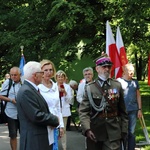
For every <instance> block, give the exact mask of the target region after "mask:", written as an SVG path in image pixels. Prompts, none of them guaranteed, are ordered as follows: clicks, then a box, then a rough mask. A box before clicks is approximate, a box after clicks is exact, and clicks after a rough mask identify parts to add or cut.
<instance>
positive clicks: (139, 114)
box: [137, 110, 142, 118]
mask: <svg viewBox="0 0 150 150" xmlns="http://www.w3.org/2000/svg"><path fill="white" fill-rule="evenodd" d="M137 117H138V118H141V117H142V110H138V114H137Z"/></svg>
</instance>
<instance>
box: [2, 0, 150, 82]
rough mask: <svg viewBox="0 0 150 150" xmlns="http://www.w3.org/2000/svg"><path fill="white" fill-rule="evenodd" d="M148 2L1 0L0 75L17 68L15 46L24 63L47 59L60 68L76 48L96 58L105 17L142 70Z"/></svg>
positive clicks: (148, 36) (149, 30)
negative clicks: (12, 67)
mask: <svg viewBox="0 0 150 150" xmlns="http://www.w3.org/2000/svg"><path fill="white" fill-rule="evenodd" d="M149 5H150V4H149V1H148V0H142V1H140V0H125V1H124V0H119V1H115V0H75V1H74V0H51V1H50V0H5V1H4V0H3V1H1V2H0V18H1V20H0V36H1V40H0V63H1V65H0V66H1V68H0V69H1V70H2V74H3V73H4V72H6V71H7V70H8V69H9V68H10V67H11V66H14V65H17V66H18V64H19V60H20V55H21V54H20V46H21V45H24V47H25V49H24V55H25V58H26V61H29V60H36V61H40V60H41V59H43V58H48V59H51V60H52V61H53V62H54V63H55V64H56V66H57V67H60V68H61V67H62V66H68V64H69V63H70V62H72V61H74V60H76V59H77V55H76V54H77V52H78V51H79V50H80V51H81V56H80V57H81V58H82V57H83V56H90V57H91V58H93V59H94V58H96V57H98V56H99V55H100V54H101V52H102V51H105V39H106V34H105V33H106V21H107V20H109V22H110V24H111V26H112V30H113V33H114V34H115V32H116V28H117V26H118V25H119V26H120V29H121V32H122V36H123V40H124V44H125V47H126V50H127V54H130V55H129V56H130V57H129V59H130V61H131V62H132V63H135V64H136V69H137V70H140V69H141V68H142V69H143V72H144V70H145V66H146V65H145V64H146V63H147V55H148V53H149V50H150V44H149V43H150V42H149V41H150V16H149V14H150V6H149ZM131 45H134V46H131ZM135 47H137V48H135ZM63 62H64V63H63ZM141 76H142V74H141V75H140V77H139V79H140V78H141Z"/></svg>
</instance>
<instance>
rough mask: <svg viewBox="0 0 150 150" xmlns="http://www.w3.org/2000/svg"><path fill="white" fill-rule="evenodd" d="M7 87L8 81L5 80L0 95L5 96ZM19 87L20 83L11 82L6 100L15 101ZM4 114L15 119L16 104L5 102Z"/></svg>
mask: <svg viewBox="0 0 150 150" xmlns="http://www.w3.org/2000/svg"><path fill="white" fill-rule="evenodd" d="M8 87H9V79H7V80H6V81H5V82H4V83H3V86H2V89H1V92H0V95H3V96H6V95H7V91H8ZM20 87H21V83H20V82H18V83H15V82H14V81H13V82H12V86H11V88H10V90H9V93H8V98H10V99H15V100H16V96H17V93H18V90H19V88H20ZM5 113H6V115H7V116H8V117H10V118H12V119H17V114H18V113H17V106H16V104H13V103H11V102H7V105H6V108H5Z"/></svg>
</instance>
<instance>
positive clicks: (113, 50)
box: [106, 21, 121, 77]
mask: <svg viewBox="0 0 150 150" xmlns="http://www.w3.org/2000/svg"><path fill="white" fill-rule="evenodd" d="M106 53H107V55H108V56H109V57H110V59H111V61H112V62H113V66H112V71H111V77H113V76H114V71H115V68H118V67H121V62H120V58H119V54H118V50H117V46H116V43H115V39H114V37H113V34H112V30H111V27H110V25H109V22H108V21H107V23H106Z"/></svg>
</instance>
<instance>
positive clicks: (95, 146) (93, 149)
mask: <svg viewBox="0 0 150 150" xmlns="http://www.w3.org/2000/svg"><path fill="white" fill-rule="evenodd" d="M86 143H87V150H120V139H119V140H116V141H111V142H110V141H109V140H106V141H98V142H94V141H92V140H90V139H89V138H87V139H86Z"/></svg>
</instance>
